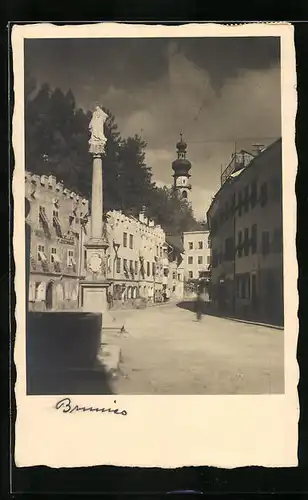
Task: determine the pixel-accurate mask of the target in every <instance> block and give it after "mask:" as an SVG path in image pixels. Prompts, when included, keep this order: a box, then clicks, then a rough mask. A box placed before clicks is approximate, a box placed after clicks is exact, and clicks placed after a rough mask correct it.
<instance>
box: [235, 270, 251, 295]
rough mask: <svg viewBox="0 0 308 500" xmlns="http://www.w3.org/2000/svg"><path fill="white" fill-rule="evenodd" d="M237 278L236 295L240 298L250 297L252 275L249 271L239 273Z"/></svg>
mask: <svg viewBox="0 0 308 500" xmlns="http://www.w3.org/2000/svg"><path fill="white" fill-rule="evenodd" d="M235 280H236V295H237V296H238V298H240V299H249V297H250V275H249V273H245V274H238V275H237V276H236V278H235Z"/></svg>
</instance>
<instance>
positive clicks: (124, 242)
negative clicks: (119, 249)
mask: <svg viewBox="0 0 308 500" xmlns="http://www.w3.org/2000/svg"><path fill="white" fill-rule="evenodd" d="M123 247H125V248H126V247H127V233H123Z"/></svg>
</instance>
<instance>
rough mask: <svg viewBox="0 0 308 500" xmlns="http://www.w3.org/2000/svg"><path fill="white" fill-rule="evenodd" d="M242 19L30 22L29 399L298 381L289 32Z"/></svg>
mask: <svg viewBox="0 0 308 500" xmlns="http://www.w3.org/2000/svg"><path fill="white" fill-rule="evenodd" d="M42 29H43V28H42ZM232 33H235V34H236V32H234V29H233V31H230V34H229V35H227V36H214V35H211V36H193V33H192V35H191V36H184V37H181V36H177V35H176V32H175V36H172V34H171V35H170V36H168V37H166V36H154V37H146V36H145V37H143V36H142V34H140V35H139V36H138V37H129V36H127V37H126V36H121V37H112V36H109V37H104V36H101V37H96V36H95V37H94V36H89V37H87V36H84V37H78V36H75V37H74V36H69V35H68V36H62V37H61V36H60V35H59V36H50V37H47V36H43V37H39V36H38V37H36V36H33V37H26V36H25V38H24V40H23V67H22V72H21V75H22V77H23V105H24V112H23V120H24V146H23V158H24V172H23V174H22V175H20V177H19V178H20V179H21V181H20V182H21V183H22V182H24V193H22V192H20V194H19V202H21V200H22V199H24V204H25V208H24V222H23V224H24V226H25V244H24V249H25V251H24V258H25V273H24V275H23V278H24V286H25V308H26V315H25V359H26V365H25V373H26V382H25V384H26V394H27V395H28V396H55V399H56V400H57V401H58V402H57V405H58V406H57V409H58V410H60V411H62V410H63V411H64V412H65V411H66V409H67V411H68V410H69V409H70V408H71V406H70V405H72V404H73V403H72V402H71V401H72V400H74V401H75V400H76V397H77V395H78V400H79V401H80V404H82V402H83V401H85V400H84V399H82V398H81V399H80V396H91V395H96V396H102V395H107V396H108V395H109V396H111V397H112V399H111V400H110V401H113V400H116V399H117V401H120V399H119V398H120V396H128V395H129V396H134V395H135V396H138V395H147V396H165V395H168V396H173V395H176V396H201V395H202V396H225V395H226V396H244V395H246V396H247V395H248V396H253V395H258V396H260V395H264V396H266V395H268V396H271V395H284V394H285V380H286V369H285V346H286V342H285V335H286V333H285V328H286V322H285V310H286V297H285V279H284V278H285V276H284V275H285V269H286V262H285V259H286V248H285V244H286V243H285V242H286V241H287V240H289V241H291V244H292V245H293V243H292V238H294V239H295V235H293V234H286V232H285V225H284V210H283V200H284V196H285V185H284V180H285V179H286V170H287V169H288V168H289V166H288V163H287V161H286V160H285V159H284V156H283V154H284V153H283V152H284V150H285V149H286V147H285V146H284V144H285V143H284V141H285V137H284V133H283V130H284V128H283V123H282V109H283V95H282V81H283V79H282V46H281V37H280V36H272V35H271V36H266V34H265V35H263V34H260V35H259V36H248V35H247V36H246V35H243V36H234V35H232ZM291 119H293V120H294V117H293V116H292V115H291ZM287 144H289V142H288V143H287ZM290 166H292V165H290ZM292 168H293V167H292ZM292 181H293V178H292V177H291V182H292ZM291 200H292V201H293V198H292V197H291ZM290 210H292V207H290ZM294 210H295V205H294ZM20 227H23V225H22V224H21V225H20ZM292 248H293V247H292ZM292 264H293V262H292ZM295 328H296V325H295ZM60 396H61V398H60ZM87 401H88V399H87ZM95 401H96V400H95ZM114 402H115V401H114ZM78 404H79V403H78ZM113 406H114V405H113ZM77 410H79V408H78V406H77ZM84 410H85V408H84V406H83V411H84ZM99 410H101V407H99V408H96V411H99ZM105 410H106V411H107V409H106V408H104V411H105ZM108 411H113V410H112V408H109V410H108ZM117 411H118V410H117Z"/></svg>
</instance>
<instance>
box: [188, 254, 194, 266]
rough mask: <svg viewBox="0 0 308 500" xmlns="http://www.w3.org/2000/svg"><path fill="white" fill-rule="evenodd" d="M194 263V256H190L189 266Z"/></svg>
mask: <svg viewBox="0 0 308 500" xmlns="http://www.w3.org/2000/svg"><path fill="white" fill-rule="evenodd" d="M193 262H194V259H193V257H192V256H189V257H188V264H190V265H191V264H193Z"/></svg>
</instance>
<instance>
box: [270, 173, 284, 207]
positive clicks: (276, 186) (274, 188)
mask: <svg viewBox="0 0 308 500" xmlns="http://www.w3.org/2000/svg"><path fill="white" fill-rule="evenodd" d="M281 192H282V189H281V181H280V179H279V178H276V177H274V178H273V179H272V180H271V199H272V200H273V201H275V202H277V201H280V200H281Z"/></svg>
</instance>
